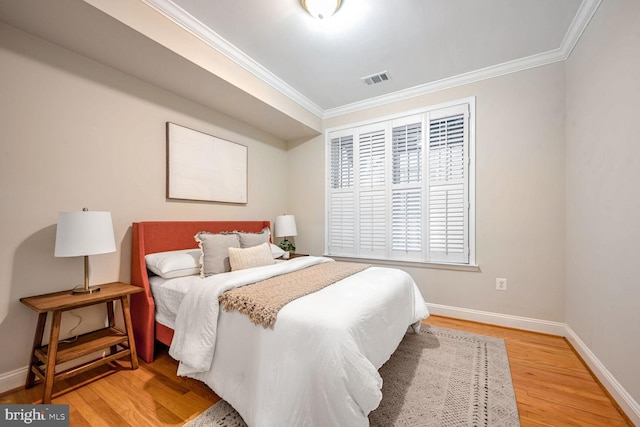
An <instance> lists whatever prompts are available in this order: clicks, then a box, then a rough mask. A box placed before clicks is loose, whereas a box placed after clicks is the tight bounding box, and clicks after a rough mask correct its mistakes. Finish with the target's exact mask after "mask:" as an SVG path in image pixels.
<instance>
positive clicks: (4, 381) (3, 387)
mask: <svg viewBox="0 0 640 427" xmlns="http://www.w3.org/2000/svg"><path fill="white" fill-rule="evenodd" d="M28 369H29V368H28V367H26V366H25V367H23V368H18V369H14V370H13V371H10V372H4V373H1V374H0V393H4V392H5V391H9V390H13V389H14V388H19V387H22V386H24V382H25V381H26V380H27V370H28Z"/></svg>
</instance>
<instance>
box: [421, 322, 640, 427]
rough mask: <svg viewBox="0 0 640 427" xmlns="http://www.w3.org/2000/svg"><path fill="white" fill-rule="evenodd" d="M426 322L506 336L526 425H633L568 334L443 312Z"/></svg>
mask: <svg viewBox="0 0 640 427" xmlns="http://www.w3.org/2000/svg"><path fill="white" fill-rule="evenodd" d="M425 323H429V324H432V325H436V326H442V327H445V328H451V329H459V330H464V331H467V332H473V333H476V334H481V335H488V336H493V337H498V338H503V339H504V340H505V344H506V347H507V354H508V356H509V367H510V369H511V378H512V381H513V388H514V390H515V394H516V402H517V404H518V412H519V413H520V424H521V425H522V427H526V426H535V427H537V426H553V427H559V426H632V425H633V424H631V423H630V422H628V421H627V420H626V419H625V418H624V417H623V415H622V414H621V412H620V411H619V410H618V409H617V406H616V405H615V402H613V401H612V399H611V398H610V397H609V395H608V394H607V393H606V391H605V390H604V388H603V387H602V386H601V385H600V383H598V382H597V381H596V380H595V378H594V377H593V375H592V374H591V372H590V371H589V369H588V368H587V367H586V365H585V364H584V363H583V362H582V360H581V359H580V358H579V357H578V356H577V355H576V353H575V352H574V351H573V349H572V347H571V346H570V345H569V343H568V342H567V340H565V339H564V338H561V337H557V336H552V335H544V334H538V333H535V332H526V331H521V330H515V329H508V328H501V327H498V326H491V325H486V324H482V323H475V322H468V321H464V320H457V319H450V318H446V317H440V316H431V317H429V318H428V319H427V320H426V321H425Z"/></svg>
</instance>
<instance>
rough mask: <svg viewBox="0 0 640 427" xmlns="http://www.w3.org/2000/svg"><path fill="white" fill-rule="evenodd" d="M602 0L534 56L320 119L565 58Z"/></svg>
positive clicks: (589, 3)
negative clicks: (551, 46) (557, 42)
mask: <svg viewBox="0 0 640 427" xmlns="http://www.w3.org/2000/svg"><path fill="white" fill-rule="evenodd" d="M600 2H601V0H584V1H583V2H582V4H581V5H580V8H579V9H578V12H577V13H576V16H575V17H574V18H573V21H572V22H571V25H570V26H569V29H568V30H567V32H566V34H565V36H564V39H563V40H562V44H561V45H560V47H559V48H557V49H554V50H550V51H547V52H543V53H540V54H536V55H531V56H527V57H525V58H520V59H516V60H513V61H509V62H504V63H502V64H498V65H492V66H490V67H486V68H481V69H479V70H474V71H470V72H468V73H463V74H458V75H456V76H453V77H449V78H445V79H442V80H437V81H435V82H430V83H426V84H423V85H419V86H414V87H411V88H408V89H404V90H399V91H396V92H393V93H390V94H387V95H382V96H378V97H375V98H369V99H365V100H364V101H359V102H354V103H352V104H347V105H343V106H341V107H336V108H331V109H328V110H325V111H324V114H323V116H322V118H323V119H328V118H332V117H338V116H342V115H344V114H349V113H354V112H356V111H361V110H366V109H369V108H374V107H378V106H381V105H385V104H389V103H392V102H397V101H402V100H405V99H409V98H414V97H416V96H421V95H426V94H429V93H433V92H437V91H440V90H444V89H450V88H454V87H456V86H462V85H466V84H469V83H474V82H478V81H481V80H486V79H491V78H494V77H498V76H503V75H505V74H510V73H516V72H518V71H524V70H528V69H530V68H535V67H540V66H542V65H547V64H551V63H554V62H559V61H564V60H566V59H567V58H568V57H569V55H570V54H571V52H572V51H573V48H574V47H575V45H576V44H577V43H578V40H579V39H580V36H581V35H582V33H583V32H584V30H585V29H586V28H587V25H588V24H589V22H590V21H591V18H592V17H593V15H594V14H595V13H596V10H597V9H598V6H599V5H600Z"/></svg>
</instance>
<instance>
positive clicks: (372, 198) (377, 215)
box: [358, 127, 388, 257]
mask: <svg viewBox="0 0 640 427" xmlns="http://www.w3.org/2000/svg"><path fill="white" fill-rule="evenodd" d="M385 136H386V132H385V129H384V128H379V127H378V128H373V129H371V130H369V131H364V132H361V133H360V134H359V136H358V172H359V173H358V181H359V186H358V191H359V197H358V201H359V203H358V219H359V222H358V249H359V250H358V255H360V256H364V257H383V256H384V255H385V254H386V247H387V222H388V220H387V200H386V195H385V185H386V178H385V177H386V138H385Z"/></svg>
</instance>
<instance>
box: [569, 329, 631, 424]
mask: <svg viewBox="0 0 640 427" xmlns="http://www.w3.org/2000/svg"><path fill="white" fill-rule="evenodd" d="M565 337H566V338H567V340H568V341H569V342H570V343H571V345H572V346H573V348H575V349H576V351H577V352H578V354H580V357H582V360H584V362H585V363H586V364H587V365H588V366H589V368H590V369H591V371H593V373H594V375H595V376H596V377H598V380H600V383H602V385H603V386H604V388H606V389H607V391H608V392H609V394H610V395H611V397H612V398H613V399H614V400H615V401H616V403H617V404H618V405H619V406H620V408H622V410H623V411H624V413H625V414H627V416H628V417H629V419H630V420H631V422H632V423H633V424H635V425H637V426H640V404H638V402H636V401H635V400H634V399H633V397H631V395H630V394H629V393H628V392H627V390H626V389H625V388H624V387H623V386H622V384H620V383H619V382H618V380H617V379H616V378H615V377H614V376H613V375H612V374H611V372H609V370H608V369H607V368H606V367H605V366H604V365H603V364H602V362H600V360H598V358H597V357H596V355H595V354H593V352H592V351H591V350H590V349H589V347H587V345H586V344H585V343H584V342H583V341H582V340H581V339H580V337H579V336H578V334H576V333H575V332H574V331H573V329H571V328H570V327H569V326H568V325H567V332H566V334H565Z"/></svg>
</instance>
